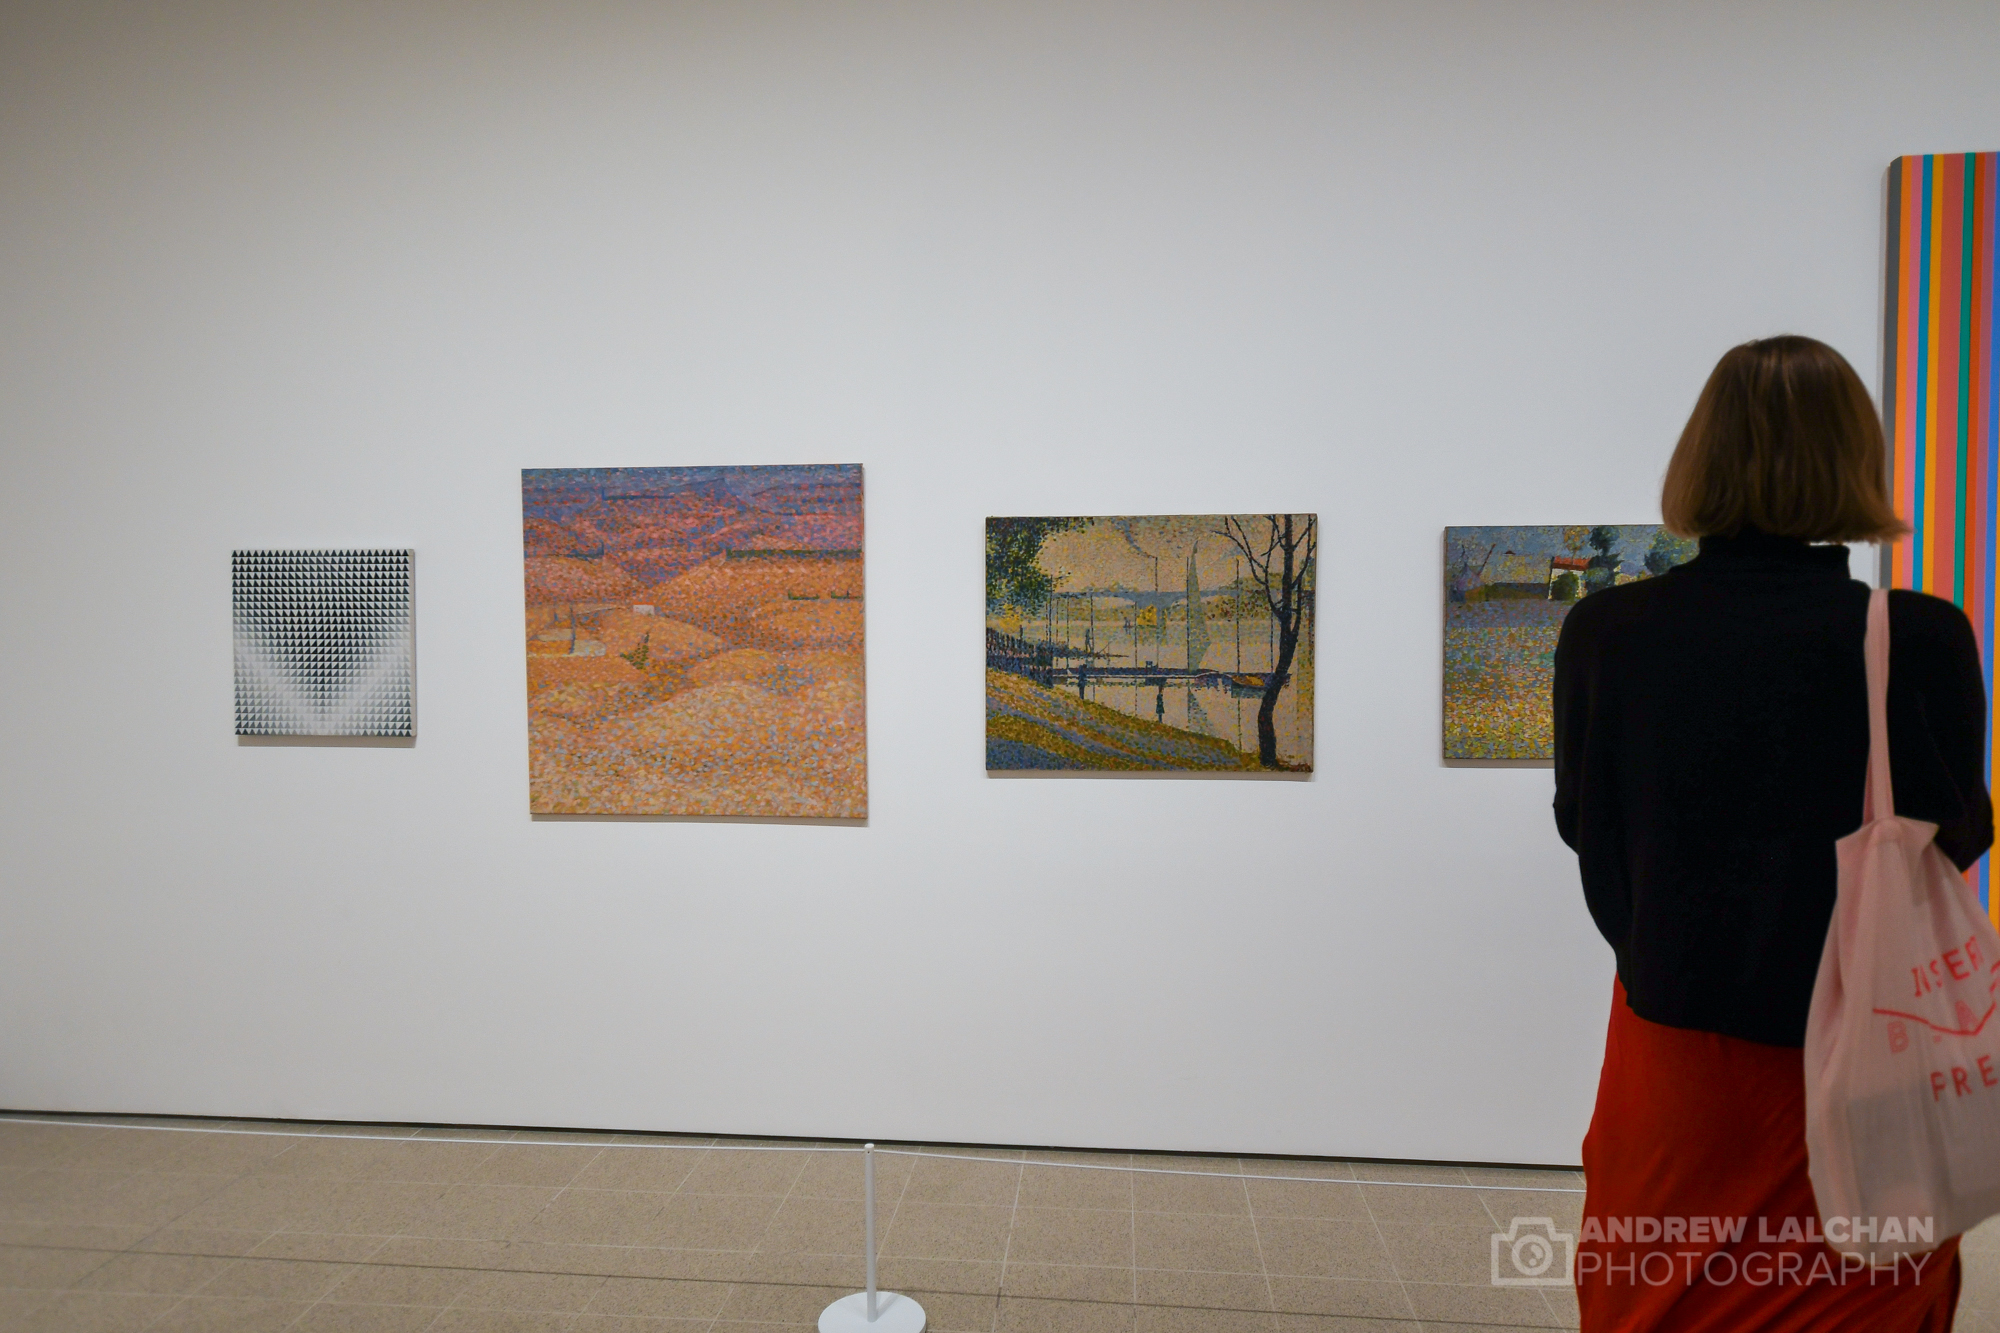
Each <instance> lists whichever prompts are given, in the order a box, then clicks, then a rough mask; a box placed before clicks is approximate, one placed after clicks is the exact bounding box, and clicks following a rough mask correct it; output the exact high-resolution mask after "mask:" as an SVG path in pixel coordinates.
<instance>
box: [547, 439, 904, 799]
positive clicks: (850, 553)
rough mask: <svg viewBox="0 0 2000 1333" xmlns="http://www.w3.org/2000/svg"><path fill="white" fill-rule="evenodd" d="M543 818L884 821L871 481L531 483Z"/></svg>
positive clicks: (627, 475) (844, 471) (670, 471)
mask: <svg viewBox="0 0 2000 1333" xmlns="http://www.w3.org/2000/svg"><path fill="white" fill-rule="evenodd" d="M521 515H522V528H523V540H524V553H525V565H524V575H525V577H524V584H525V589H526V602H527V607H526V621H525V624H524V626H523V633H524V643H525V646H526V652H527V668H528V789H529V801H530V808H531V809H532V810H533V811H534V812H535V813H536V814H579V815H582V814H590V815H707V816H730V815H749V816H767V817H794V818H832V819H861V818H865V817H866V815H867V813H868V731H867V712H866V706H865V698H864V691H863V684H864V680H865V675H866V673H865V662H864V658H863V643H862V627H863V621H864V617H863V614H862V611H863V596H864V589H863V579H862V572H863V562H862V507H861V468H860V467H859V466H858V465H826V466H818V465H812V466H807V465H799V466H791V465H787V466H771V467H643V468H536V469H529V470H526V471H523V472H522V474H521Z"/></svg>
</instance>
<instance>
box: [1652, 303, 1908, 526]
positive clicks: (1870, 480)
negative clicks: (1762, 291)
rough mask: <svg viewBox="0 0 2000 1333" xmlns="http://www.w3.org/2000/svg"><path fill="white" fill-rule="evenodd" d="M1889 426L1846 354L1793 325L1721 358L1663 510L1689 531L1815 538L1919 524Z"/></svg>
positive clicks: (1680, 452) (1670, 469)
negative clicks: (1903, 506)
mask: <svg viewBox="0 0 2000 1333" xmlns="http://www.w3.org/2000/svg"><path fill="white" fill-rule="evenodd" d="M1887 472H1888V467H1887V451H1886V449H1885V448H1884V446H1883V443H1882V423H1881V421H1880V420H1879V419H1878V418H1877V417H1876V415H1875V405H1874V404H1873V403H1872V402H1870V401H1869V399H1868V390H1867V389H1866V388H1865V387H1864V386H1863V385H1862V383H1861V377H1860V376H1858V375H1856V374H1855V373H1854V367H1852V366H1850V365H1848V364H1847V358H1845V357H1843V356H1842V355H1841V354H1840V353H1838V352H1836V351H1834V350H1833V349H1832V348H1831V347H1828V346H1827V345H1826V344H1825V343H1823V342H1820V341H1818V340H1816V339H1813V338H1801V337H1798V336H1797V335H1795V334H1787V335H1785V336H1782V337H1777V338H1760V339H1758V340H1757V341H1755V342H1747V343H1744V344H1743V345H1742V346H1741V347H1732V348H1730V349H1729V350H1728V351H1727V352H1725V353H1724V354H1723V357H1722V360H1720V361H1718V362H1716V364H1715V370H1714V372H1713V373H1711V374H1710V375H1709V377H1708V383H1707V384H1704V385H1703V386H1702V389H1701V397H1700V398H1699V399H1698V400H1696V402H1695V405H1694V415H1692V416H1690V417H1689V418H1688V423H1687V427H1686V429H1684V430H1682V431H1681V439H1680V443H1679V444H1678V445H1676V446H1675V447H1674V456H1673V459H1672V461H1670V462H1669V463H1668V464H1667V479H1666V484H1665V485H1664V486H1663V487H1662V488H1661V492H1660V514H1661V516H1662V517H1663V518H1664V519H1665V520H1666V524H1667V527H1668V528H1670V529H1671V530H1673V531H1674V532H1677V533H1679V534H1680V535H1681V536H1683V537H1708V536H1718V537H1726V536H1733V535H1735V534H1736V533H1738V532H1741V531H1743V530H1744V529H1746V528H1754V529H1756V530H1758V531H1759V532H1767V533H1770V534H1772V535H1773V536H1778V537H1796V538H1798V539H1800V540H1802V541H1809V542H1846V541H1883V540H1886V539H1888V538H1891V537H1898V536H1901V535H1902V534H1903V533H1905V532H1908V531H1909V530H1910V529H1909V525H1908V524H1906V523H1904V522H1903V521H1902V520H1901V519H1899V518H1897V517H1896V511H1895V508H1894V507H1893V506H1892V505H1891V504H1890V503H1889V490H1888V478H1887Z"/></svg>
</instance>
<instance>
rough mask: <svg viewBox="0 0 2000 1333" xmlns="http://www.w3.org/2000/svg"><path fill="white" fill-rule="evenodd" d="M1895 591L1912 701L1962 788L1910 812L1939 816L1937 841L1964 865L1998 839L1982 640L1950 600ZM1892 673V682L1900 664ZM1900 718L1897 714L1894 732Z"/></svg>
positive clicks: (1947, 773)
mask: <svg viewBox="0 0 2000 1333" xmlns="http://www.w3.org/2000/svg"><path fill="white" fill-rule="evenodd" d="M1892 596H1893V601H1892V606H1893V607H1894V609H1895V611H1896V613H1897V619H1899V620H1900V621H1901V622H1902V625H1903V627H1904V630H1905V633H1904V634H1903V635H1901V636H1892V641H1893V639H1894V638H1902V639H1903V641H1904V642H1903V644H1902V645H1901V646H1903V647H1904V648H1905V650H1906V651H1907V653H1908V659H1909V661H1910V664H1911V667H1912V669H1911V670H1910V671H1909V672H1908V675H1907V677H1906V679H1907V681H1908V684H1909V686H1910V687H1911V689H1912V691H1913V694H1914V698H1913V699H1912V700H1911V701H1912V702H1914V703H1916V704H1917V706H1918V707H1919V708H1920V709H1921V713H1922V723H1921V729H1922V731H1923V732H1924V733H1927V734H1928V737H1929V740H1930V743H1931V746H1932V747H1933V748H1934V750H1935V753H1936V757H1937V759H1938V760H1939V761H1942V762H1941V765H1940V766H1941V767H1942V769H1943V772H1944V774H1945V776H1947V777H1948V778H1949V779H1950V782H1951V786H1952V787H1953V788H1954V789H1955V790H1954V791H1953V792H1952V793H1950V796H1951V797H1955V798H1956V799H1949V798H1944V799H1940V798H1932V800H1931V801H1930V802H1928V804H1931V805H1932V806H1933V807H1934V808H1932V809H1929V810H1926V809H1922V808H1913V809H1911V810H1910V811H1909V813H1910V814H1911V815H1913V816H1915V817H1917V818H1922V819H1934V820H1936V821H1937V824H1938V832H1937V845H1938V846H1939V847H1940V848H1942V849H1943V851H1944V853H1945V855H1947V856H1949V857H1950V858H1951V859H1952V860H1953V861H1954V862H1955V863H1956V864H1957V865H1958V867H1959V868H1960V869H1961V870H1963V869H1965V868H1966V867H1968V866H1970V865H1971V864H1972V863H1973V862H1974V861H1977V860H1978V859H1979V858H1980V857H1981V856H1982V855H1984V854H1985V852H1986V850H1987V848H1989V847H1991V846H1992V845H1993V800H1992V797H1991V795H1990V794H1989V793H1988V792H1987V789H1986V771H1985V770H1986V685H1985V680H1984V672H1983V671H1982V670H1981V667H1980V658H1979V643H1978V640H1977V639H1976V638H1974V636H1973V632H1972V622H1971V621H1969V620H1967V619H1966V617H1965V613H1964V612H1963V611H1961V610H1959V609H1958V608H1957V607H1956V606H1954V605H1952V604H1951V603H1950V602H1947V601H1945V600H1943V599H1942V598H1938V597H1929V596H1925V595H1923V594H1921V593H1897V594H1893V595H1892ZM1889 679H1890V681H1891V683H1892V685H1893V684H1894V683H1895V680H1896V668H1895V665H1894V664H1893V663H1892V664H1891V667H1890V673H1889ZM1897 725H1898V724H1897V723H1895V722H1894V721H1892V723H1891V727H1892V734H1893V733H1894V730H1895V728H1896V727H1897ZM1893 744H1894V743H1893V742H1892V745H1893ZM1897 748H1900V747H1897ZM1899 767H1900V765H1899ZM1898 782H1899V784H1900V782H1901V779H1900V778H1899V779H1898ZM1898 805H1901V801H1900V800H1899V801H1898Z"/></svg>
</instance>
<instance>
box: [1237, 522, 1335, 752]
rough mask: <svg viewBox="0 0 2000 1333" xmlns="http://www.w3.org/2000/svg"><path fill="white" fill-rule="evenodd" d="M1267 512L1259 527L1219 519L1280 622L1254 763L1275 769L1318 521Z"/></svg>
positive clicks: (1315, 550)
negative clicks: (1281, 704)
mask: <svg viewBox="0 0 2000 1333" xmlns="http://www.w3.org/2000/svg"><path fill="white" fill-rule="evenodd" d="M1300 517H1301V516H1300V515H1296V514H1266V515H1264V516H1263V520H1262V526H1263V527H1264V528H1265V531H1263V532H1256V531H1253V529H1254V528H1256V527H1257V526H1258V524H1257V522H1256V521H1255V520H1249V521H1246V520H1244V519H1239V518H1225V519H1223V520H1222V533H1221V535H1222V536H1224V537H1227V538H1228V539H1229V541H1230V543H1231V544H1232V545H1233V546H1235V547H1236V549H1237V550H1238V551H1241V552H1242V553H1243V558H1244V559H1245V560H1247V561H1249V563H1250V574H1251V577H1252V578H1254V579H1255V580H1256V581H1257V583H1258V584H1259V585H1260V586H1261V587H1262V588H1263V590H1264V602H1265V604H1266V605H1267V606H1269V607H1270V608H1271V618H1272V621H1273V623H1274V624H1276V625H1277V627H1278V660H1277V661H1276V662H1275V663H1274V664H1273V665H1272V669H1271V673H1270V675H1268V676H1266V677H1265V678H1264V697H1263V699H1262V701H1261V702H1260V703H1259V704H1258V705H1257V762H1258V763H1260V764H1262V765H1263V766H1264V767H1265V768H1278V767H1280V765H1279V763H1278V726H1277V722H1276V721H1275V715H1276V713H1277V709H1278V695H1279V694H1280V693H1281V692H1283V690H1284V688H1285V686H1286V685H1287V684H1289V683H1290V682H1291V673H1292V659H1293V658H1294V657H1296V656H1297V655H1298V649H1299V631H1300V630H1301V629H1302V628H1303V627H1304V626H1305V621H1306V603H1307V600H1308V596H1309V589H1308V587H1307V584H1308V582H1309V581H1310V579H1311V576H1312V567H1313V557H1314V556H1315V555H1316V554H1317V553H1318V551H1319V533H1318V531H1317V527H1318V523H1317V520H1316V519H1314V518H1313V516H1311V515H1310V514H1308V515H1304V516H1303V517H1304V520H1305V521H1304V522H1303V523H1300V522H1298V519H1299V518H1300Z"/></svg>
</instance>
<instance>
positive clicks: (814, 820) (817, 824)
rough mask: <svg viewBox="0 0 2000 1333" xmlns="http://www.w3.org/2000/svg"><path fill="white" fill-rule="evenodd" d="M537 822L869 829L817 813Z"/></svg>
mask: <svg viewBox="0 0 2000 1333" xmlns="http://www.w3.org/2000/svg"><path fill="white" fill-rule="evenodd" d="M529 818H530V819H531V820H532V821H534V822H535V823H537V824H798V825H801V826H804V827H807V828H867V827H868V817H867V816H866V815H863V816H861V817H859V818H856V819H846V818H841V817H838V816H815V815H564V814H553V815H552V814H531V815H529Z"/></svg>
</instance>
